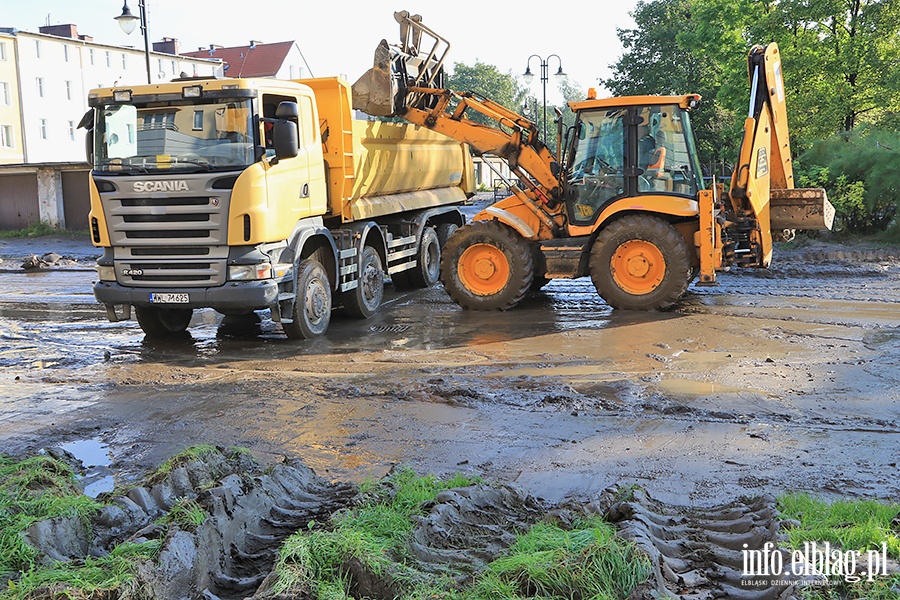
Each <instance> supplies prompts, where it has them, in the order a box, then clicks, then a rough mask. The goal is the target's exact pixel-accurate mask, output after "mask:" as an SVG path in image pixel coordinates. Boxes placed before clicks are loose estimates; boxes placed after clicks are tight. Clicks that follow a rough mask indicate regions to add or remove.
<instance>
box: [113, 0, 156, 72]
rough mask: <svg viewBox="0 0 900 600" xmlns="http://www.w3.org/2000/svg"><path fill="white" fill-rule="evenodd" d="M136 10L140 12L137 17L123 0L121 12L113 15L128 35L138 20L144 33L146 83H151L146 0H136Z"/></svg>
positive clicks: (126, 0) (126, 1)
mask: <svg viewBox="0 0 900 600" xmlns="http://www.w3.org/2000/svg"><path fill="white" fill-rule="evenodd" d="M138 11H139V14H140V16H139V17H136V16H134V15H133V14H131V9H130V8H128V0H125V6H123V7H122V14H121V15H119V16H118V17H115V20H116V21H118V22H119V27H121V28H122V31H124V32H125V35H130V34H131V32H132V31H134V28H135V26H136V25H137V24H138V21H140V23H141V32H142V33H143V34H144V59H145V60H146V62H147V83H153V81H152V80H151V78H150V40H149V39H148V37H147V5H146V0H138Z"/></svg>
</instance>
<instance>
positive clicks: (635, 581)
mask: <svg viewBox="0 0 900 600" xmlns="http://www.w3.org/2000/svg"><path fill="white" fill-rule="evenodd" d="M649 576H650V560H649V559H648V558H647V557H646V556H645V555H644V554H642V553H641V552H640V551H639V550H638V549H637V547H636V546H634V545H633V544H628V543H626V542H624V541H622V540H620V539H618V538H617V537H616V531H615V528H614V527H613V526H612V525H610V524H609V523H607V522H606V521H604V520H603V519H601V518H600V517H592V518H589V519H585V520H583V521H581V522H578V523H576V524H575V526H574V527H573V528H572V529H571V530H568V531H567V530H563V529H561V528H559V527H558V526H556V525H552V524H547V523H538V524H536V525H535V526H533V527H532V528H531V529H530V530H529V531H528V533H526V534H524V535H522V536H520V537H519V538H518V539H517V540H516V542H515V544H513V546H512V547H511V548H510V550H509V554H508V555H507V556H504V557H501V558H498V559H497V560H495V561H494V562H492V563H491V564H490V565H488V568H487V570H486V571H485V572H484V573H483V574H481V575H480V576H479V577H478V579H477V580H476V584H475V586H474V589H473V590H472V593H471V594H470V598H473V599H475V598H477V599H479V600H480V599H497V600H500V599H502V598H534V597H538V598H544V599H546V600H551V599H552V600H557V599H559V600H564V599H568V598H572V597H573V594H576V591H577V594H576V595H577V597H579V598H594V599H596V600H605V599H609V600H612V599H615V598H625V597H627V596H628V594H629V593H631V591H632V590H633V589H634V588H635V587H637V586H638V585H639V584H641V583H642V582H644V581H646V580H647V578H648V577H649Z"/></svg>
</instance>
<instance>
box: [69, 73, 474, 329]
mask: <svg viewBox="0 0 900 600" xmlns="http://www.w3.org/2000/svg"><path fill="white" fill-rule="evenodd" d="M89 104H90V106H91V110H90V111H89V112H88V113H87V114H85V117H84V119H83V121H82V124H81V125H82V126H83V127H84V128H86V129H87V130H88V131H89V135H88V148H87V151H88V158H89V161H90V163H91V165H92V178H91V211H90V214H89V226H90V234H91V238H92V241H93V243H94V245H95V246H98V247H100V248H102V249H103V255H102V257H101V258H100V259H99V260H98V267H97V268H98V273H99V277H98V281H97V283H96V284H95V286H94V294H95V296H96V298H97V300H99V301H100V302H101V303H103V304H104V305H105V306H106V309H107V313H108V316H109V318H110V320H112V321H118V320H122V319H128V318H131V315H132V307H133V308H134V313H135V315H136V317H137V321H138V323H139V324H140V326H141V328H142V329H143V330H144V332H145V333H146V335H147V336H150V337H166V336H170V335H172V334H177V333H180V332H184V331H185V330H186V329H187V328H188V326H189V324H190V321H191V317H192V313H193V310H194V309H198V308H212V309H215V310H216V311H218V312H220V313H223V314H224V315H226V316H227V317H233V318H236V319H240V318H244V317H246V318H254V319H255V318H256V315H255V314H254V313H255V311H258V310H264V309H268V310H269V311H271V317H272V320H273V321H276V322H280V323H281V326H282V328H283V330H284V332H285V334H287V336H288V337H289V338H311V337H315V336H318V335H321V334H322V333H324V332H325V330H326V329H327V327H328V324H329V322H330V318H331V313H332V308H333V307H342V308H343V309H344V311H345V312H346V313H348V314H349V315H350V316H353V317H359V318H365V317H369V316H370V315H372V314H373V313H375V312H376V311H377V310H378V308H379V305H380V304H381V300H382V296H383V290H384V288H383V285H384V281H385V278H386V277H390V278H391V279H392V281H393V282H394V284H395V285H396V286H398V287H402V288H410V287H428V286H431V285H433V284H434V283H435V282H436V281H437V280H438V277H439V265H440V247H441V244H442V243H443V242H444V241H446V239H447V238H448V237H449V236H450V234H451V233H452V232H453V231H454V230H455V229H456V228H457V227H460V226H462V225H463V224H464V223H465V217H464V216H463V214H462V212H461V211H460V206H461V205H462V204H463V203H465V201H466V200H467V198H469V197H470V196H471V195H472V194H473V191H474V190H473V179H472V178H473V168H472V159H471V155H470V152H469V149H468V147H467V146H466V145H465V144H464V143H460V142H458V141H454V140H452V139H451V138H448V137H446V136H444V135H441V134H439V133H435V132H433V131H430V130H429V129H427V128H424V127H420V126H416V125H412V124H403V123H387V122H379V121H372V120H358V119H354V118H353V111H352V108H351V100H350V87H349V85H348V84H347V82H346V81H344V80H343V79H340V78H317V79H303V80H296V81H280V80H274V79H224V80H223V79H184V80H173V81H172V82H170V83H164V84H158V85H141V86H133V87H117V88H104V89H97V90H92V91H91V92H90V96H89Z"/></svg>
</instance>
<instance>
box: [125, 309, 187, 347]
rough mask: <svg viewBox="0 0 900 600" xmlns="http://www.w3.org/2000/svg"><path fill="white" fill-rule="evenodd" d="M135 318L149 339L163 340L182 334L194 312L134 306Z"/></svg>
mask: <svg viewBox="0 0 900 600" xmlns="http://www.w3.org/2000/svg"><path fill="white" fill-rule="evenodd" d="M134 312H135V316H136V317H137V322H138V325H140V326H141V329H143V330H144V334H146V336H147V337H148V338H151V339H157V340H158V339H163V338H167V337H169V336H172V335H175V334H178V333H182V332H184V331H185V330H186V329H187V328H188V325H190V323H191V316H192V315H193V314H194V311H193V310H191V309H190V308H161V307H159V306H135V307H134Z"/></svg>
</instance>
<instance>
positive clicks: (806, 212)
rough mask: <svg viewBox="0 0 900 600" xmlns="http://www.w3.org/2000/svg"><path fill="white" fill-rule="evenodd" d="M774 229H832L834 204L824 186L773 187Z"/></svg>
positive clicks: (771, 193)
mask: <svg viewBox="0 0 900 600" xmlns="http://www.w3.org/2000/svg"><path fill="white" fill-rule="evenodd" d="M769 218H770V221H771V227H772V231H777V230H782V229H807V230H809V229H819V230H825V229H831V227H832V225H833V224H834V206H832V204H831V202H829V201H828V197H827V196H826V194H825V190H823V189H822V188H805V189H802V188H792V189H785V190H777V189H773V190H771V191H770V193H769Z"/></svg>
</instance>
